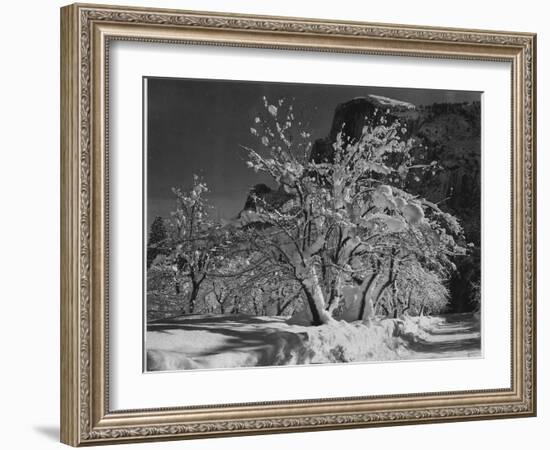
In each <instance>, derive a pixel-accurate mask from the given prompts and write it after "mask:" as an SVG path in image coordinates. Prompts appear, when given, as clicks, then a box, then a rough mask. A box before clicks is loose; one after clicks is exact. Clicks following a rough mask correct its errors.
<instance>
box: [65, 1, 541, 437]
mask: <svg viewBox="0 0 550 450" xmlns="http://www.w3.org/2000/svg"><path fill="white" fill-rule="evenodd" d="M535 58H536V36H535V35H534V34H531V33H517V32H504V31H485V30H465V29H444V28H431V27H422V26H405V25H384V24H372V23H359V22H346V23H342V22H332V21H327V20H316V19H296V18H285V17H259V16H248V15H239V14H226V13H224V14H220V13H205V12H191V11H174V10H158V9H143V8H130V7H111V6H95V5H81V4H76V5H71V6H67V7H64V8H62V9H61V91H62V98H61V111H62V115H61V177H62V180H61V181H62V192H61V205H62V211H61V226H62V230H61V233H62V247H61V263H62V270H61V274H62V276H61V319H62V320H61V327H62V328H61V369H62V370H61V440H62V442H64V443H66V444H69V445H73V446H80V445H90V444H108V443H122V442H137V441H145V440H159V439H186V438H199V437H216V436H230V435H243V434H259V433H276V432H296V431H313V430H326V429H336V428H346V427H347V428H350V427H367V426H382V425H400V424H421V423H433V422H443V421H458V420H475V419H496V418H504V417H529V416H533V415H535V414H536V366H535V365H536V351H535V350H536V340H535V325H536V323H535V322H536V317H535V260H536V257H535V256H536V239H535V232H536V215H535V178H536V177H535V159H536V158H535V144H536V133H535V126H536V122H535V86H536V74H535V69H536V60H535Z"/></svg>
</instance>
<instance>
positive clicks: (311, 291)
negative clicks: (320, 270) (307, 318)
mask: <svg viewBox="0 0 550 450" xmlns="http://www.w3.org/2000/svg"><path fill="white" fill-rule="evenodd" d="M306 273H307V275H306V276H305V277H303V278H301V279H300V284H301V286H302V289H303V291H304V293H305V295H306V299H307V303H308V306H309V310H310V312H311V317H312V319H313V320H312V324H313V325H323V324H326V323H329V322H331V321H333V320H334V319H333V318H332V316H331V315H330V313H329V312H328V311H327V310H326V309H325V305H326V303H325V296H324V294H323V290H322V288H321V284H320V282H319V277H318V276H317V270H316V269H315V267H310V268H308V269H307V272H306Z"/></svg>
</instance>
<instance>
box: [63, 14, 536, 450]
mask: <svg viewBox="0 0 550 450" xmlns="http://www.w3.org/2000/svg"><path fill="white" fill-rule="evenodd" d="M114 40H133V41H139V42H159V43H179V44H201V45H216V46H237V47H254V48H265V49H285V50H308V51H320V52H337V53H358V54H376V55H386V56H414V57H424V58H442V59H461V60H472V61H476V60H478V61H479V60H482V61H502V62H509V63H511V67H512V85H511V99H512V117H511V131H512V133H511V134H512V148H511V154H512V185H511V191H512V267H511V270H512V361H511V363H512V364H511V370H512V373H511V380H512V383H511V387H510V388H509V389H494V390H483V391H460V392H445V393H420V394H418V393H411V394H406V395H387V396H376V397H374V396H373V397H353V398H346V399H340V398H336V399H320V400H307V401H303V400H291V401H285V402H263V403H253V404H250V403H249V404H233V405H212V406H205V407H184V406H182V407H179V408H162V409H149V410H131V411H111V410H110V408H109V370H108V359H109V342H108V317H109V316H108V309H109V302H108V286H109V269H108V256H109V242H108V226H109V223H108V217H109V216H108V211H109V198H108V186H109V176H108V172H109V171H108V162H109V154H108V133H109V112H108V107H107V105H108V101H107V100H108V95H109V92H108V87H109V79H108V67H109V44H110V42H112V41H114ZM535 86H536V35H535V34H532V33H517V32H502V31H485V30H467V29H448V28H437V27H417V26H408V25H386V24H372V23H359V22H337V21H328V20H318V19H298V18H287V17H267V16H251V15H240V14H229V13H210V12H208V13H206V12H190V11H176V10H163V9H146V8H131V7H115V6H107V5H103V6H100V5H82V4H75V5H70V6H67V7H64V8H62V9H61V441H62V442H64V443H67V444H70V445H73V446H79V445H86V444H88V445H97V444H107V443H122V442H130V441H144V440H160V439H180V438H200V437H214V436H230V435H249V434H261V433H276V432H296V431H313V430H323V429H337V428H352V427H366V426H383V425H399V424H419V423H434V422H444V421H458V420H476V419H493V418H495V419H496V418H503V417H522V416H534V415H535V414H536V310H535V298H536V292H535V285H536V281H535V276H536V272H535V270H536V267H535V261H536V211H535V204H536V186H535V180H536V172H535V169H536V167H535V166H536V162H535V160H536V158H535V145H536V143H535V141H536V132H535V127H536V118H535V108H536V100H535V98H536V94H535Z"/></svg>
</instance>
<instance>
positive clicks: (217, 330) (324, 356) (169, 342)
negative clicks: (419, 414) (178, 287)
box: [146, 314, 481, 370]
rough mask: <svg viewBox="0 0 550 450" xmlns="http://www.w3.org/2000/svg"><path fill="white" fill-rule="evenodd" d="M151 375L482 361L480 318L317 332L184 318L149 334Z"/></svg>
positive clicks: (388, 322) (275, 320)
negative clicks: (393, 362)
mask: <svg viewBox="0 0 550 450" xmlns="http://www.w3.org/2000/svg"><path fill="white" fill-rule="evenodd" d="M146 346H147V369H148V370H181V369H212V368H229V367H251V366H272V365H289V364H320V363H341V362H362V361H389V360H403V359H432V358H466V357H477V356H480V355H481V337H480V329H479V317H477V316H476V315H474V314H454V315H446V316H440V317H430V318H427V317H422V318H418V317H416V318H407V319H405V320H394V319H382V320H375V321H373V322H372V323H371V324H369V325H365V324H363V323H361V322H353V323H348V322H337V323H336V324H334V325H323V326H320V327H310V326H301V325H293V324H290V323H288V320H287V319H285V318H284V317H253V316H221V315H217V316H216V315H214V316H212V315H211V316H199V315H194V316H179V317H174V318H170V319H164V320H157V321H154V322H152V323H149V325H148V327H147V337H146Z"/></svg>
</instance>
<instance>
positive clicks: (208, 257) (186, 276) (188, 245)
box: [169, 175, 219, 314]
mask: <svg viewBox="0 0 550 450" xmlns="http://www.w3.org/2000/svg"><path fill="white" fill-rule="evenodd" d="M173 192H174V195H175V196H176V208H175V211H173V212H172V213H171V222H170V229H169V241H170V242H169V246H170V249H171V252H170V254H169V261H170V264H171V269H172V272H173V277H174V280H175V283H174V288H175V291H176V294H182V293H183V292H185V291H187V292H188V295H186V298H185V299H184V300H185V301H186V303H187V311H186V312H187V313H189V314H193V313H194V312H195V306H196V302H197V298H198V295H199V290H200V288H201V285H202V284H203V282H204V281H205V279H206V277H207V275H208V271H209V269H210V268H211V266H212V262H213V260H214V258H215V256H216V250H217V248H218V245H219V241H218V235H217V233H216V231H217V225H216V224H214V223H213V222H212V220H211V219H210V217H209V215H208V211H207V210H208V204H207V201H206V198H205V194H206V193H207V192H208V187H207V186H206V184H205V183H203V182H202V181H200V179H199V177H198V176H197V175H194V176H193V184H192V186H191V188H190V189H189V190H188V191H183V190H181V189H179V188H174V189H173ZM184 287H185V290H184Z"/></svg>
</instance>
